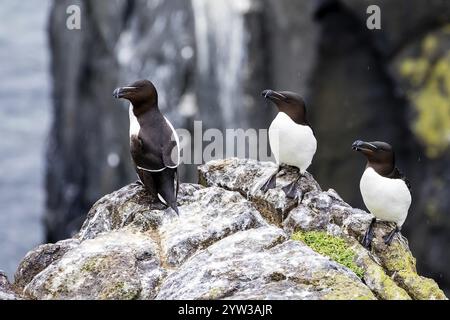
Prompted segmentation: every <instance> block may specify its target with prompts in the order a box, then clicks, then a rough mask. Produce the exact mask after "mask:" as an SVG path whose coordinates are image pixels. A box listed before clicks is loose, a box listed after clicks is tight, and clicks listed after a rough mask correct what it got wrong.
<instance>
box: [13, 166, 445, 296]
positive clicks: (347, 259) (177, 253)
mask: <svg viewBox="0 0 450 320" xmlns="http://www.w3.org/2000/svg"><path fill="white" fill-rule="evenodd" d="M274 169H275V165H274V164H272V163H260V162H256V161H253V160H238V159H227V160H221V161H213V162H210V163H208V164H206V165H204V166H202V167H200V169H199V175H200V182H201V185H196V184H183V185H182V186H181V189H180V196H179V209H180V216H179V217H178V216H176V214H175V213H174V212H173V211H171V210H170V209H166V208H165V207H164V206H162V205H161V204H159V203H158V202H157V201H155V199H152V198H151V197H150V196H149V194H148V193H147V192H145V190H144V189H143V187H142V186H141V185H139V184H131V185H128V186H126V187H124V188H122V189H120V190H118V191H116V192H113V193H112V194H109V195H107V196H105V197H103V198H102V199H100V200H99V201H98V202H97V203H96V204H95V205H94V206H93V207H92V209H91V210H90V211H89V213H88V216H87V219H86V221H85V222H84V224H83V227H82V228H81V230H80V231H79V233H78V234H77V235H76V236H74V237H73V238H71V239H68V240H64V241H60V242H58V243H56V244H46V245H42V246H40V247H38V248H36V249H35V250H33V251H31V252H30V253H28V254H27V255H26V257H25V258H24V259H23V261H22V262H21V264H20V265H19V267H18V269H17V272H16V274H15V282H14V288H15V290H16V292H17V293H19V295H20V296H21V297H23V298H27V299H446V297H445V295H444V294H443V292H442V291H441V290H440V289H439V287H438V286H437V285H436V283H435V282H434V281H433V280H431V279H427V278H424V277H421V276H420V275H418V274H417V272H416V268H415V259H414V257H413V256H412V254H411V252H410V251H409V248H408V243H407V241H406V239H405V238H403V237H401V236H396V238H395V239H394V241H393V243H392V245H391V246H390V247H386V246H385V245H384V243H383V240H382V238H381V237H382V235H384V234H385V233H386V232H388V231H389V230H390V228H391V226H388V225H386V224H384V223H378V224H377V226H376V229H375V235H376V237H375V240H374V244H373V248H372V250H371V251H367V250H366V249H364V248H363V247H362V246H361V245H360V240H361V238H362V235H363V233H364V231H365V229H366V228H367V226H368V225H369V223H370V221H371V218H372V216H371V215H369V214H368V213H366V212H364V211H362V210H359V209H354V208H352V207H351V206H349V205H348V204H347V203H345V202H344V201H343V200H342V199H341V198H340V197H339V195H338V194H337V193H336V192H335V191H334V190H328V191H322V190H321V188H320V186H319V185H318V183H317V182H316V181H315V180H314V179H313V177H312V176H311V175H310V174H306V175H305V176H304V177H303V178H302V179H301V181H300V188H299V192H300V191H301V192H302V193H303V199H302V201H301V202H300V200H288V199H287V198H286V197H285V195H284V193H283V191H282V190H281V187H282V186H283V185H285V184H287V183H289V182H291V181H293V180H294V179H295V172H293V171H292V170H291V169H289V168H285V169H283V170H282V171H281V172H280V174H279V175H278V187H277V188H276V189H273V190H270V191H269V192H267V193H266V194H263V193H262V192H261V191H259V187H260V185H261V183H262V182H263V181H264V179H265V178H266V177H267V176H268V175H270V173H271V172H273V170H274ZM301 198H302V197H300V199H301Z"/></svg>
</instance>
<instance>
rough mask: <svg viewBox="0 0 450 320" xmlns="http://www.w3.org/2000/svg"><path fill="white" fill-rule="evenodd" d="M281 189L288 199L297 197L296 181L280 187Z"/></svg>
mask: <svg viewBox="0 0 450 320" xmlns="http://www.w3.org/2000/svg"><path fill="white" fill-rule="evenodd" d="M281 190H283V192H284V194H285V195H286V197H288V198H289V199H295V198H296V197H297V190H298V188H297V181H294V182H291V183H289V184H288V185H287V186H284V187H283V188H281Z"/></svg>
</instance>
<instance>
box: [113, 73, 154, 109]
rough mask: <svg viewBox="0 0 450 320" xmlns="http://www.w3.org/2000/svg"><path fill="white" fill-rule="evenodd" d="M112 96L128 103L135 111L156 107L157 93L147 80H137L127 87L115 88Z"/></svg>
mask: <svg viewBox="0 0 450 320" xmlns="http://www.w3.org/2000/svg"><path fill="white" fill-rule="evenodd" d="M113 96H114V98H116V99H126V100H128V101H130V102H131V103H132V104H133V107H134V108H137V109H139V108H145V107H153V106H158V92H157V91H156V88H155V86H154V85H153V83H151V82H150V81H148V80H139V81H136V82H134V83H133V84H130V85H129V86H126V87H121V88H117V89H116V90H114V92H113Z"/></svg>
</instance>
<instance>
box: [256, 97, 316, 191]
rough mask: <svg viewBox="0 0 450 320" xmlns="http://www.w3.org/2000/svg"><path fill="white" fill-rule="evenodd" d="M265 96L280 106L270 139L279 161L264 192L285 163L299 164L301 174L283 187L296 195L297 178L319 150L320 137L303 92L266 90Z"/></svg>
mask: <svg viewBox="0 0 450 320" xmlns="http://www.w3.org/2000/svg"><path fill="white" fill-rule="evenodd" d="M262 95H263V97H264V98H266V99H268V100H270V101H272V102H273V103H274V104H275V105H276V106H277V108H278V111H279V112H278V114H277V116H276V117H275V119H274V120H273V121H272V124H271V125H270V127H269V143H270V148H271V149H272V152H273V154H274V157H275V160H276V162H277V164H278V169H277V171H276V172H274V173H273V174H272V175H271V176H270V177H269V179H268V180H267V182H266V183H264V185H263V186H262V187H261V190H262V191H263V192H266V191H267V190H269V189H272V188H275V185H276V176H277V174H278V172H279V171H280V167H281V166H282V165H288V166H293V167H297V168H298V169H299V176H298V178H297V179H296V180H295V181H294V182H292V183H290V184H289V185H287V186H285V187H283V191H284V192H285V194H286V196H287V197H288V198H295V196H296V194H297V182H298V181H299V180H300V178H301V177H302V175H303V174H304V173H305V172H306V169H308V167H309V166H310V164H311V161H312V159H313V157H314V154H315V153H316V150H317V140H316V138H315V136H314V132H313V130H312V128H311V126H310V124H309V123H308V120H307V118H306V107H305V102H304V101H303V99H302V97H300V95H298V94H296V93H293V92H288V91H281V92H277V91H273V90H265V91H263V92H262Z"/></svg>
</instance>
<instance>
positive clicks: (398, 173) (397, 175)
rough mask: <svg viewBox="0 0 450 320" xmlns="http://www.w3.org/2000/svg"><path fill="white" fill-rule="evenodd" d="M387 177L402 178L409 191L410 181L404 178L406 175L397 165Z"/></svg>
mask: <svg viewBox="0 0 450 320" xmlns="http://www.w3.org/2000/svg"><path fill="white" fill-rule="evenodd" d="M388 178H391V179H402V180H403V181H404V182H405V184H406V186H407V187H408V189H409V192H410V193H411V183H410V182H409V180H408V178H406V176H405V175H404V174H403V173H402V172H401V171H400V170H399V169H398V168H397V167H396V168H395V169H394V170H393V171H392V172H391V174H390V175H389V176H388Z"/></svg>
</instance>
